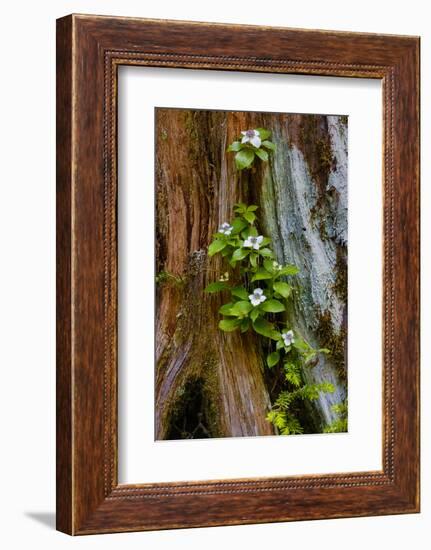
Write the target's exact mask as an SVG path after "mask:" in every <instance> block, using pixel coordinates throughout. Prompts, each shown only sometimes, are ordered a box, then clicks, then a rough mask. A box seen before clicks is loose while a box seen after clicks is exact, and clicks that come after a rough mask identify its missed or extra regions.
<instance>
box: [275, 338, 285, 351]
mask: <svg viewBox="0 0 431 550" xmlns="http://www.w3.org/2000/svg"><path fill="white" fill-rule="evenodd" d="M281 348H284V342H283V340H282V339H281V338H280V340H279V341H278V342H277V345H276V346H275V349H281Z"/></svg>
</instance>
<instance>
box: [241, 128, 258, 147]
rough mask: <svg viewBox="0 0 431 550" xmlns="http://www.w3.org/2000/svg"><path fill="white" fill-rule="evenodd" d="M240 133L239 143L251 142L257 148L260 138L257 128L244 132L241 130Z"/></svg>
mask: <svg viewBox="0 0 431 550" xmlns="http://www.w3.org/2000/svg"><path fill="white" fill-rule="evenodd" d="M241 134H242V135H243V138H242V140H241V143H251V144H252V145H254V146H255V147H256V149H259V147H260V145H261V143H262V140H261V139H260V134H259V131H258V130H246V131H245V132H241Z"/></svg>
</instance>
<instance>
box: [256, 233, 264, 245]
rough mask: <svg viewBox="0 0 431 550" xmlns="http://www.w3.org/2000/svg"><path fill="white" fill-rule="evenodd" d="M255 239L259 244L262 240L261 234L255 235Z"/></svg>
mask: <svg viewBox="0 0 431 550" xmlns="http://www.w3.org/2000/svg"><path fill="white" fill-rule="evenodd" d="M256 241H257V242H258V243H259V244H260V243H261V242H262V241H263V235H259V237H256Z"/></svg>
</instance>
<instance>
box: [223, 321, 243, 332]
mask: <svg viewBox="0 0 431 550" xmlns="http://www.w3.org/2000/svg"><path fill="white" fill-rule="evenodd" d="M240 324H241V320H240V319H223V321H220V323H219V324H218V326H219V328H221V330H224V331H225V332H232V331H233V330H236V329H237V328H238V327H239V326H240Z"/></svg>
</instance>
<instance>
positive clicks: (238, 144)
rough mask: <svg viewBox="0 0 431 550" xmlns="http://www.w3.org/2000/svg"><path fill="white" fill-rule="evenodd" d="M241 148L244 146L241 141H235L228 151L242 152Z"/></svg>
mask: <svg viewBox="0 0 431 550" xmlns="http://www.w3.org/2000/svg"><path fill="white" fill-rule="evenodd" d="M241 147H242V144H241V142H240V141H234V142H233V143H231V144H230V145H229V147H228V148H227V150H228V151H229V152H231V151H235V152H236V151H240V150H241Z"/></svg>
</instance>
